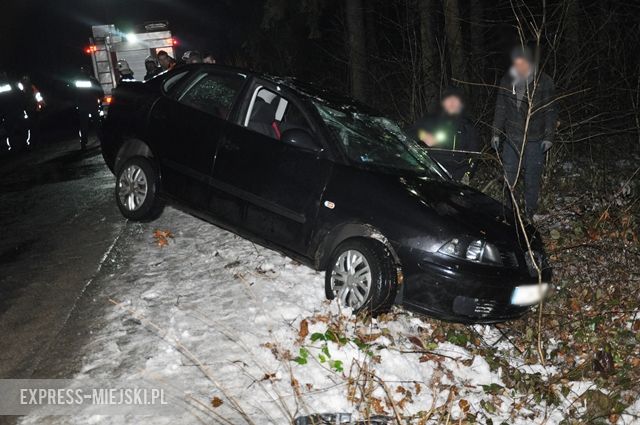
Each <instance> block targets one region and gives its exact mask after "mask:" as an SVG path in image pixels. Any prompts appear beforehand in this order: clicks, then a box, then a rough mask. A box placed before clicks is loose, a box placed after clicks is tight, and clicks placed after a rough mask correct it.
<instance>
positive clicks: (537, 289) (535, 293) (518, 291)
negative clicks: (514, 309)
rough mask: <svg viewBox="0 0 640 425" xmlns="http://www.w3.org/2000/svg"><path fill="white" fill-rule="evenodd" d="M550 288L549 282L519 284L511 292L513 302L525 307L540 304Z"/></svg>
mask: <svg viewBox="0 0 640 425" xmlns="http://www.w3.org/2000/svg"><path fill="white" fill-rule="evenodd" d="M548 290H549V284H548V283H543V284H540V285H539V284H532V285H524V286H517V287H515V288H514V290H513V294H511V304H513V305H519V306H523V307H524V306H530V305H534V304H538V303H539V302H540V300H542V299H543V298H544V296H545V295H546V293H547V291H548Z"/></svg>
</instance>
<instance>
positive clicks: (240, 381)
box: [22, 208, 640, 424]
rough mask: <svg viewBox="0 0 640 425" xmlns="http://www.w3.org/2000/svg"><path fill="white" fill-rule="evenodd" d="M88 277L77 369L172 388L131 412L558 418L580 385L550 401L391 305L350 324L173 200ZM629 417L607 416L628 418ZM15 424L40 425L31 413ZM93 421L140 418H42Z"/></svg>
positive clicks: (268, 254)
mask: <svg viewBox="0 0 640 425" xmlns="http://www.w3.org/2000/svg"><path fill="white" fill-rule="evenodd" d="M156 230H160V231H161V232H165V231H170V232H171V233H172V235H171V236H169V237H167V238H166V240H167V242H168V243H167V244H164V243H161V244H158V243H157V239H156V238H155V237H154V232H155V231H156ZM157 235H159V236H162V235H165V236H166V234H163V233H160V234H157ZM160 239H162V238H160ZM160 245H164V246H160ZM91 285H94V286H97V287H99V291H98V294H99V295H98V296H96V300H95V301H96V304H97V305H100V306H102V311H104V314H105V315H106V320H105V323H106V325H105V326H104V327H103V328H102V329H100V330H99V331H97V332H95V333H94V334H93V335H92V336H91V338H90V340H89V342H88V343H87V344H86V346H85V347H84V350H83V351H84V362H83V367H82V370H81V372H80V373H79V374H78V376H76V378H77V379H83V378H89V377H91V378H109V379H119V378H120V379H127V380H131V381H132V382H143V381H144V382H151V383H154V384H157V385H162V386H167V387H169V388H171V389H172V391H173V392H177V393H179V394H181V395H182V401H181V402H180V403H179V406H180V409H181V411H182V412H183V413H182V414H181V415H180V416H179V417H145V418H144V421H143V422H144V423H153V424H155V423H157V424H163V423H167V424H169V423H171V424H190V423H197V422H203V423H226V424H229V423H231V424H241V423H253V424H285V423H291V422H292V420H293V418H294V417H297V416H300V415H308V414H311V413H325V412H345V413H350V414H352V415H353V417H354V418H362V417H367V416H369V415H377V414H379V415H385V416H389V417H391V418H394V423H397V422H395V419H397V418H403V420H405V419H406V420H407V422H408V423H412V424H413V423H415V424H427V423H440V422H442V423H445V422H449V421H451V422H456V423H457V422H458V421H462V419H464V418H465V417H467V418H469V417H473V418H475V420H476V421H477V422H479V423H489V422H488V420H489V419H491V421H492V422H491V423H494V424H499V423H502V422H504V423H508V424H531V423H546V424H557V423H559V422H560V421H561V420H562V419H563V417H564V412H565V411H566V409H567V408H568V407H569V406H571V405H572V404H573V403H574V402H575V400H576V399H577V397H578V396H579V395H580V394H582V393H583V392H584V391H587V390H588V389H590V388H592V386H593V385H592V384H591V383H590V382H578V383H572V384H571V391H570V392H569V393H568V394H567V395H566V397H565V398H564V399H563V400H561V401H560V402H559V404H558V405H557V406H553V407H552V406H547V404H546V403H545V402H544V401H539V400H536V399H535V397H534V396H533V395H531V394H527V393H526V392H519V391H517V390H515V389H505V388H504V386H505V384H504V381H503V379H504V376H503V373H505V372H504V371H503V369H502V368H497V369H496V368H492V367H491V366H490V359H485V358H483V357H481V356H478V355H474V354H472V353H471V352H470V350H468V349H467V348H465V345H466V342H465V341H460V342H457V343H452V342H450V341H437V340H436V339H435V338H433V334H434V330H435V327H436V326H438V322H436V321H430V320H428V319H423V318H421V317H418V316H415V315H413V314H410V313H407V312H404V311H402V310H400V309H397V310H396V311H394V312H393V313H391V314H389V315H387V316H385V317H381V318H379V319H378V320H374V321H372V322H369V323H362V322H359V323H356V322H355V320H354V319H352V318H351V317H350V315H349V312H340V311H339V308H338V306H337V305H335V303H329V302H327V301H326V300H325V298H324V276H323V275H322V274H321V273H318V272H315V271H313V270H311V269H309V268H307V267H305V266H302V265H300V264H298V263H296V262H295V261H293V260H291V259H290V258H288V257H285V256H283V255H281V254H279V253H277V252H274V251H271V250H268V249H265V248H263V247H260V246H257V245H255V244H253V243H251V242H249V241H247V240H245V239H242V238H240V237H238V236H235V235H234V234H232V233H229V232H227V231H224V230H221V229H220V228H218V227H216V226H213V225H210V224H208V223H205V222H203V221H201V220H199V219H196V218H193V217H191V216H189V215H187V214H185V213H183V212H180V211H178V210H175V209H173V208H167V209H166V210H165V212H164V214H163V216H162V217H161V218H160V219H159V220H157V221H156V222H154V223H150V224H134V223H129V224H128V225H127V228H126V229H125V234H124V235H122V236H121V237H120V238H119V240H118V243H117V244H116V246H115V247H114V249H113V250H112V251H111V253H110V255H109V256H108V258H107V259H106V262H105V264H104V265H103V268H102V272H101V274H100V275H99V276H98V277H97V278H96V279H95V280H94V281H93V282H92V283H91ZM97 313H100V314H101V312H97ZM474 331H475V332H476V333H477V335H478V338H479V339H480V340H481V341H480V342H481V343H482V344H486V345H493V344H495V348H496V349H497V351H498V352H499V353H500V354H501V355H503V356H506V357H507V358H508V359H509V364H510V365H511V366H513V367H514V368H516V369H518V370H520V371H521V372H522V373H525V374H530V373H541V374H542V375H543V376H544V375H545V374H548V375H553V374H554V373H555V371H554V370H553V368H549V369H546V368H545V367H543V366H542V365H527V364H526V362H525V360H524V359H523V358H521V356H520V355H519V353H518V351H516V350H514V348H513V346H512V344H510V343H509V342H507V341H505V340H504V339H502V338H501V334H500V333H499V332H498V331H497V330H496V328H494V327H488V326H487V327H476V328H475V330H474ZM454 342H455V341H454ZM548 345H549V346H548V347H547V348H548V349H551V348H552V344H548ZM635 410H636V411H637V410H640V406H635ZM636 413H637V412H636ZM467 415H471V416H467ZM629 418H630V419H629ZM629 418H627V419H629V420H628V421H626V419H625V417H624V416H622V417H621V418H620V423H632V421H633V417H632V416H629ZM623 421H626V422H623ZM22 422H23V423H42V421H41V418H38V417H35V416H34V417H26V418H24V419H23V421H22ZM92 422H93V423H122V422H127V423H141V422H140V418H135V417H130V418H123V417H91V418H79V417H75V418H74V417H52V418H49V420H48V423H92Z"/></svg>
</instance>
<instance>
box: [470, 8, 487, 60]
mask: <svg viewBox="0 0 640 425" xmlns="http://www.w3.org/2000/svg"><path fill="white" fill-rule="evenodd" d="M469 15H470V19H469V21H470V23H471V25H470V28H469V32H470V35H471V50H472V51H471V53H472V59H473V63H474V64H476V66H478V67H479V68H482V62H484V57H483V55H482V51H483V49H484V29H483V28H482V22H483V20H484V6H483V5H482V0H471V2H470V3H469Z"/></svg>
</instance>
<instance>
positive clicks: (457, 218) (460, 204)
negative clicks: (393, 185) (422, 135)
mask: <svg viewBox="0 0 640 425" xmlns="http://www.w3.org/2000/svg"><path fill="white" fill-rule="evenodd" d="M399 181H400V184H401V185H402V186H403V187H404V189H405V190H406V191H407V192H408V194H409V195H410V196H413V197H417V198H418V199H419V201H420V203H421V204H423V205H424V206H426V207H427V208H428V210H429V213H430V214H432V215H433V214H435V215H436V216H437V217H438V218H440V219H442V220H446V221H448V222H450V223H451V224H453V225H452V226H446V228H448V229H455V230H452V231H453V232H455V233H457V234H452V236H453V237H460V236H469V237H477V238H481V239H484V240H488V241H490V242H494V243H495V242H498V243H500V242H502V243H504V242H509V243H516V244H517V245H519V246H522V242H523V241H522V239H523V238H522V237H521V236H522V232H521V231H519V227H520V226H517V225H515V221H514V219H513V216H512V215H511V214H507V213H508V210H507V209H506V208H505V207H504V205H502V204H501V203H500V202H498V201H496V200H495V199H493V198H491V197H489V196H487V195H485V194H483V193H482V192H479V191H477V190H475V189H473V188H470V187H468V186H464V185H461V184H457V183H453V182H446V181H437V180H428V179H423V178H417V177H414V178H411V177H400V178H399ZM532 231H533V229H532V228H528V229H527V232H528V233H529V234H530V235H531V234H533V233H531V232H532Z"/></svg>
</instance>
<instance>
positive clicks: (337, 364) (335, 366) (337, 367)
mask: <svg viewBox="0 0 640 425" xmlns="http://www.w3.org/2000/svg"><path fill="white" fill-rule="evenodd" d="M331 367H332V368H333V369H334V370H335V371H336V372H342V371H344V367H343V366H342V361H341V360H334V361H333V363H332V364H331Z"/></svg>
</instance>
